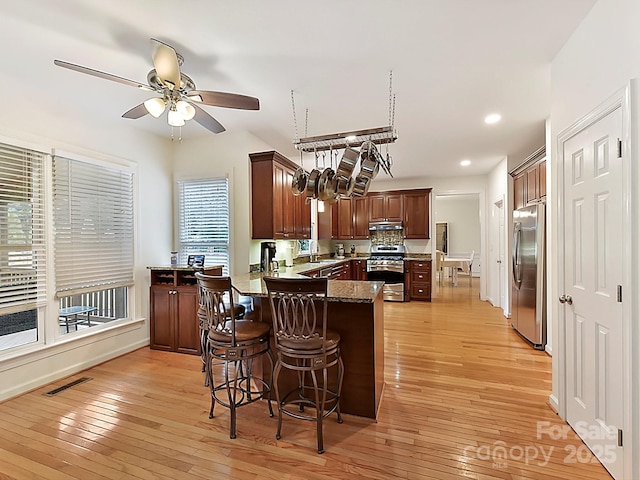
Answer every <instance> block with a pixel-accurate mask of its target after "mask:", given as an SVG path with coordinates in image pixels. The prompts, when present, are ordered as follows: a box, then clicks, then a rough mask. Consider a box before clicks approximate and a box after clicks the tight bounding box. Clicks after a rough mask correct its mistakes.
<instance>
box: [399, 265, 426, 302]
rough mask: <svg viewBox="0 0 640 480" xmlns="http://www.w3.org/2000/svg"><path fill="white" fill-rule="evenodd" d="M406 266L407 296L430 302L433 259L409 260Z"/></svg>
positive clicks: (411, 298)
mask: <svg viewBox="0 0 640 480" xmlns="http://www.w3.org/2000/svg"><path fill="white" fill-rule="evenodd" d="M405 266H406V273H405V290H406V293H405V298H407V299H410V300H419V301H423V302H430V301H431V260H408V261H407V262H406V264H405Z"/></svg>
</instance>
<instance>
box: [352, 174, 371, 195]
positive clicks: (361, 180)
mask: <svg viewBox="0 0 640 480" xmlns="http://www.w3.org/2000/svg"><path fill="white" fill-rule="evenodd" d="M370 186H371V178H369V177H367V176H364V175H358V176H357V177H356V180H355V182H354V185H353V192H352V195H355V196H357V197H364V196H365V195H366V194H367V192H368V191H369V187H370Z"/></svg>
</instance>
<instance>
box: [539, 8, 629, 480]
mask: <svg viewBox="0 0 640 480" xmlns="http://www.w3.org/2000/svg"><path fill="white" fill-rule="evenodd" d="M639 25H640V2H638V0H600V1H598V3H596V4H595V6H594V7H593V9H592V10H591V11H590V12H589V14H588V15H587V17H586V18H585V20H584V21H583V22H582V23H581V24H580V26H579V27H578V29H577V30H576V31H575V32H574V33H573V35H572V36H571V38H570V39H569V41H568V42H567V44H566V45H565V46H564V48H563V49H562V50H561V51H560V52H559V53H558V55H557V56H556V58H555V59H554V60H553V63H552V65H551V116H550V127H551V150H552V151H551V157H550V158H551V163H552V165H551V169H550V172H549V173H550V175H551V177H552V178H551V187H552V192H551V198H550V199H549V201H548V205H549V206H550V207H551V208H549V209H548V212H549V222H551V224H552V228H553V229H554V231H557V228H558V211H557V208H555V207H556V206H557V204H558V203H557V202H558V198H557V197H558V194H557V181H558V177H559V175H558V169H557V151H556V150H557V144H556V142H557V137H558V134H559V133H560V132H561V131H562V130H564V129H565V128H567V127H569V126H570V125H571V124H572V123H574V122H575V121H576V120H578V119H579V118H581V117H582V116H584V115H586V114H587V113H589V112H590V111H592V110H593V109H594V108H596V107H597V106H598V105H599V104H600V103H602V102H603V101H605V100H606V99H607V98H608V97H610V96H611V95H612V94H613V93H614V92H616V91H617V90H619V89H621V88H622V87H624V86H625V85H627V83H628V82H629V80H630V79H637V78H638V77H640V35H639V34H638V26H639ZM635 87H636V88H634V91H633V92H632V95H633V96H632V112H631V113H632V119H633V120H634V121H636V122H637V119H638V115H639V114H640V104H639V103H638V89H637V85H635ZM632 136H633V140H634V143H635V145H638V130H637V123H636V124H635V126H633V127H632ZM637 153H638V152H637V149H636V150H635V151H632V152H631V155H632V157H631V158H632V159H633V161H632V165H633V166H632V169H633V173H632V183H633V185H634V188H633V189H632V192H633V195H634V197H633V201H632V206H631V209H632V210H631V211H632V216H633V221H634V226H633V228H634V235H635V240H634V245H633V248H632V251H633V256H632V258H631V259H630V260H629V261H630V262H631V263H632V271H633V272H634V283H633V285H632V286H631V287H632V288H633V289H634V290H633V291H632V292H631V293H630V295H629V297H628V298H629V301H631V302H632V315H631V316H632V323H633V326H632V341H633V344H634V350H632V355H633V369H634V370H633V372H635V375H634V377H633V378H634V379H635V381H636V382H637V381H638V372H639V371H640V357H639V351H638V350H639V349H638V344H639V338H638V307H637V300H636V299H637V298H638V293H639V292H638V291H637V290H636V289H637V285H638V281H637V272H638V264H639V262H638V253H637V252H638V247H637V239H638V238H639V235H640V230H639V229H638V227H639V225H640V222H639V221H638V220H639V219H638V196H637V191H638V185H639V184H640V179H639V177H638V173H639V169H638V165H637ZM549 247H550V248H549V250H550V252H549V253H550V262H549V265H550V268H551V273H550V278H551V284H550V285H549V298H551V299H553V298H558V295H559V294H560V292H559V285H558V266H557V259H558V247H559V246H558V245H557V244H556V243H552V244H551V245H549ZM558 305H559V304H558V302H552V303H551V317H552V319H551V320H552V327H553V332H552V335H553V337H554V338H558V318H559V315H560V312H559V308H558ZM556 349H557V346H556ZM557 357H558V355H554V357H553V392H552V395H551V397H550V398H551V401H552V402H556V403H557V399H558V395H559V391H560V389H561V388H564V387H561V386H560V385H559V383H558V375H559V371H558V359H557ZM621 374H622V372H621ZM632 392H633V395H634V401H633V402H632V404H633V405H635V408H634V411H633V412H632V413H633V414H634V415H635V417H634V418H633V427H634V431H633V432H632V433H631V435H630V439H632V441H633V442H634V444H635V445H636V453H637V445H638V434H639V433H640V422H639V421H638V417H637V413H638V412H637V404H638V384H637V383H636V384H635V385H633V387H632ZM625 435H627V432H626V431H625ZM634 456H635V457H636V458H635V459H634V462H635V474H636V476H637V474H638V465H637V461H638V459H637V458H638V456H637V455H634Z"/></svg>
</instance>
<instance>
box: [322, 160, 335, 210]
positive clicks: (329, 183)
mask: <svg viewBox="0 0 640 480" xmlns="http://www.w3.org/2000/svg"><path fill="white" fill-rule="evenodd" d="M334 177H335V172H334V171H333V169H332V168H325V169H324V170H323V172H322V173H321V174H320V178H319V179H318V200H321V201H323V202H326V201H328V200H329V199H331V198H333V197H335V195H336V183H335V182H334V181H333V179H334Z"/></svg>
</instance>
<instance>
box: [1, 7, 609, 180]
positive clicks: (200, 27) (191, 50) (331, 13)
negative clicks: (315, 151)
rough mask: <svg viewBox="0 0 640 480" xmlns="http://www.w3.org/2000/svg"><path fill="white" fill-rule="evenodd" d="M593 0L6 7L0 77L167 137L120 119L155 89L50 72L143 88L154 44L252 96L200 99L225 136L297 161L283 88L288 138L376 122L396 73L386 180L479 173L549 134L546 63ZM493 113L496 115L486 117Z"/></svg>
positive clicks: (211, 85) (45, 98) (212, 82)
mask: <svg viewBox="0 0 640 480" xmlns="http://www.w3.org/2000/svg"><path fill="white" fill-rule="evenodd" d="M595 1H596V0H395V1H392V0H322V1H318V2H310V1H304V0H232V1H230V0H190V1H182V2H178V1H175V0H173V1H166V0H137V1H135V2H132V1H131V0H109V1H92V0H84V1H82V0H20V1H13V2H3V5H2V7H1V13H2V15H1V16H0V27H1V28H0V39H1V40H2V44H3V46H4V48H3V50H4V52H3V62H2V65H3V66H2V68H1V69H0V74H1V75H2V80H3V83H4V84H5V85H11V82H19V83H20V85H21V86H24V88H25V89H26V91H29V92H30V93H29V100H30V101H34V102H40V103H41V104H42V105H45V106H49V107H51V108H59V107H60V106H61V105H64V113H65V114H68V115H75V116H78V117H79V118H83V119H86V121H87V122H90V121H91V120H92V119H93V118H98V117H100V118H107V119H108V118H111V119H113V121H114V122H118V123H119V124H120V125H129V126H130V128H132V129H142V130H145V131H148V132H153V133H156V134H158V135H162V136H164V137H168V136H170V134H171V131H170V127H169V126H168V125H167V123H166V118H162V119H155V118H152V117H150V116H146V117H143V118H141V119H138V120H128V119H123V118H120V116H121V115H122V113H124V112H125V111H127V110H129V109H130V108H131V107H133V106H135V105H137V104H139V103H141V102H142V101H144V100H145V99H146V98H148V96H149V94H148V93H145V92H144V91H140V90H138V89H135V88H132V87H128V86H125V85H121V84H118V83H114V82H110V81H107V80H103V79H100V78H96V77H92V76H88V75H83V74H80V73H77V72H73V71H70V70H66V69H62V68H59V67H56V66H54V65H53V60H54V59H61V60H65V61H68V62H71V63H77V64H80V65H84V66H87V67H90V68H94V69H97V70H102V71H105V72H108V73H112V74H115V75H118V76H122V77H125V78H128V79H131V80H135V81H139V82H142V83H146V76H147V73H148V71H149V70H150V69H151V68H152V63H151V56H150V42H149V38H150V37H155V38H158V39H161V40H163V41H165V42H167V43H169V44H171V45H173V46H174V47H175V48H176V50H177V51H178V52H179V53H181V54H182V55H183V56H184V58H185V60H184V65H183V66H182V71H183V72H184V73H186V74H188V75H189V76H191V78H192V79H193V80H194V81H195V83H196V85H197V87H198V88H199V89H203V90H219V91H228V92H235V93H242V94H246V95H251V96H256V97H258V98H259V99H260V102H261V110H260V111H257V112H256V111H237V110H229V109H221V108H213V107H204V108H205V109H206V110H207V111H208V112H209V113H211V114H212V115H213V116H214V117H215V118H217V119H218V120H219V121H220V122H221V123H222V124H223V125H224V126H225V127H226V128H227V131H229V132H231V131H237V130H248V131H250V132H251V133H253V134H254V135H256V136H257V137H259V138H261V139H262V140H264V141H265V142H267V143H268V144H269V145H271V146H272V147H273V148H274V149H276V150H278V151H280V152H281V153H283V154H284V155H286V156H288V157H290V158H292V159H295V160H297V159H299V153H298V152H297V151H296V150H295V148H294V147H293V145H292V140H293V138H294V137H296V130H295V128H294V120H293V109H292V101H291V90H293V91H294V99H295V106H296V116H297V124H298V131H297V136H301V137H303V136H305V134H306V135H309V136H312V135H323V134H328V133H334V132H342V131H349V130H359V129H365V128H374V127H382V126H385V125H388V124H389V72H390V71H392V72H393V93H394V94H395V95H396V107H395V128H396V130H397V134H398V140H397V142H396V143H395V144H393V145H392V146H391V147H390V153H391V155H392V156H393V159H394V166H393V173H394V174H395V176H396V177H399V178H407V177H415V176H452V175H454V176H455V175H469V174H484V173H487V172H488V171H489V170H490V169H491V168H493V167H494V166H495V165H496V164H497V163H498V162H499V161H500V160H501V159H502V158H504V157H505V156H507V155H508V156H522V157H524V156H526V154H527V153H531V152H532V151H533V150H535V149H536V148H537V147H538V146H540V145H541V144H542V142H543V141H544V120H545V118H546V117H547V116H548V114H549V72H550V66H549V65H550V62H551V60H552V59H553V57H554V55H555V54H556V53H557V52H558V51H559V49H560V48H561V47H562V45H563V44H564V43H565V42H566V40H567V39H568V38H569V36H570V35H571V33H572V32H573V30H574V29H575V28H576V27H577V25H578V24H579V23H580V21H581V20H582V19H583V18H584V16H585V15H586V13H587V12H588V10H589V9H590V8H591V7H592V6H593V4H594V3H595ZM16 84H17V83H16ZM3 90H4V94H10V90H8V89H6V88H5V89H3ZM95 99H100V100H103V101H100V102H95V101H93V100H95ZM306 109H308V123H307V125H306V127H305V123H306V122H305V110H306ZM492 112H499V113H501V114H502V118H503V119H502V121H501V122H500V123H499V124H496V125H492V126H489V125H486V124H484V122H483V118H484V117H485V115H487V114H489V113H492ZM203 135H212V134H211V133H209V132H208V131H207V130H205V129H204V128H203V127H201V126H200V125H198V124H197V123H195V122H193V121H191V122H189V123H188V124H187V125H186V126H185V127H183V129H182V136H183V138H184V139H185V141H188V139H189V138H194V137H195V136H203ZM220 135H225V133H222V134H220ZM462 159H470V160H471V161H472V164H471V166H469V167H466V168H462V167H460V166H459V162H460V160H462ZM312 163H313V158H310V157H309V156H307V157H305V165H309V166H310V165H311V164H312Z"/></svg>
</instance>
